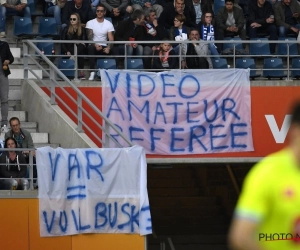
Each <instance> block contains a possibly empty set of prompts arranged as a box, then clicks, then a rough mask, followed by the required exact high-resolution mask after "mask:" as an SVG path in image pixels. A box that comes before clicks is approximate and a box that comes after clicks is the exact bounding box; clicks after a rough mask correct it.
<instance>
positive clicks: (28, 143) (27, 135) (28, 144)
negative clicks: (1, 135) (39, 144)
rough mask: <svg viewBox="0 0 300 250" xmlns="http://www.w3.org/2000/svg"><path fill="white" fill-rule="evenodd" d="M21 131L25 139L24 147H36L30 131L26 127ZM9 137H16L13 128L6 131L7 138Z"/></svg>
mask: <svg viewBox="0 0 300 250" xmlns="http://www.w3.org/2000/svg"><path fill="white" fill-rule="evenodd" d="M20 133H21V137H22V139H23V141H22V148H34V145H33V141H32V137H31V134H30V132H29V131H27V130H25V129H21V131H20ZM8 137H13V138H15V136H14V134H13V131H12V130H10V131H8V132H6V133H5V139H7V138H8ZM18 148H20V145H18Z"/></svg>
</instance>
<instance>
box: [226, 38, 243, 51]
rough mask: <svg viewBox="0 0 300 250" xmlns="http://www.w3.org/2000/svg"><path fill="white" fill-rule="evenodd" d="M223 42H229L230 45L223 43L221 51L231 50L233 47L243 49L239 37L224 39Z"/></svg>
mask: <svg viewBox="0 0 300 250" xmlns="http://www.w3.org/2000/svg"><path fill="white" fill-rule="evenodd" d="M224 40H225V41H230V43H224V44H223V50H225V49H233V48H234V46H235V49H243V44H242V42H241V41H242V39H241V38H239V37H225V38H224Z"/></svg>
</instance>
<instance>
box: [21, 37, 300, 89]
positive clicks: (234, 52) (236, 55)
mask: <svg viewBox="0 0 300 250" xmlns="http://www.w3.org/2000/svg"><path fill="white" fill-rule="evenodd" d="M49 42H51V43H53V44H62V43H72V44H74V55H73V57H74V63H75V68H74V70H75V72H74V73H75V76H74V82H75V83H78V82H79V80H78V71H79V70H85V71H97V70H98V69H97V68H96V67H95V68H94V69H80V68H78V62H77V58H79V59H80V60H84V59H85V58H86V59H87V58H90V57H96V58H114V59H117V60H118V59H124V58H125V59H126V58H146V57H152V58H154V55H153V54H152V55H127V51H126V46H128V44H133V43H138V44H140V45H148V44H149V43H150V44H156V45H157V46H159V44H160V43H162V42H164V43H165V42H166V43H170V44H173V45H174V44H175V45H178V44H188V43H193V41H189V40H186V41H174V40H172V41H171V40H170V41H118V42H110V41H101V43H106V44H114V46H118V45H123V46H124V52H125V53H124V55H113V54H112V53H111V54H109V55H105V56H103V55H88V54H86V55H78V53H77V46H76V45H75V44H76V43H85V44H94V43H97V42H99V43H100V41H82V40H77V41H76V40H74V41H64V40H27V41H25V42H24V57H25V56H26V57H27V58H28V57H29V58H30V59H32V58H36V57H40V59H42V60H44V58H45V57H47V58H48V59H51V60H53V59H55V58H68V57H69V56H67V55H62V54H60V53H57V51H58V50H57V49H56V50H55V51H56V54H55V55H47V56H45V55H42V53H41V51H39V50H38V48H37V47H36V46H34V44H35V43H49ZM199 43H205V44H207V43H214V44H230V45H232V54H230V55H222V54H220V55H209V57H210V58H226V59H229V60H232V62H230V63H231V64H232V67H233V68H235V67H236V59H238V58H256V59H257V58H261V59H263V58H275V57H278V58H285V59H286V67H284V68H283V70H284V71H286V78H285V79H286V80H290V73H291V71H292V70H300V69H298V68H296V69H293V68H291V67H290V59H292V58H295V57H299V58H300V53H298V54H299V55H291V54H290V45H292V44H296V45H297V46H298V44H297V41H295V40H288V38H287V40H276V41H271V40H270V41H266V40H260V39H259V38H258V39H257V40H230V39H229V40H223V41H219V40H218V41H202V40H201V41H199ZM262 43H269V44H277V45H278V44H285V45H286V51H287V54H286V55H280V54H261V55H251V54H250V53H249V47H250V44H262ZM240 44H243V45H245V49H244V50H243V51H244V52H247V53H245V54H240V53H237V52H239V50H238V49H237V48H236V47H237V46H239V45H240ZM26 46H27V47H28V46H29V47H31V48H33V49H34V50H35V52H34V54H28V50H27V53H26V54H25V47H26ZM33 46H34V47H33ZM174 47H175V46H174ZM179 49H180V53H179V55H176V56H173V57H177V58H178V60H179V62H181V61H182V58H183V56H182V53H181V46H180V48H179ZM36 50H38V51H36ZM299 51H300V50H299ZM170 57H172V56H170ZM186 57H192V56H186ZM45 62H46V64H49V62H48V61H46V60H45ZM123 65H124V67H123V69H127V66H128V65H127V60H124V64H123ZM27 66H28V65H27ZM51 66H52V65H51ZM178 69H182V68H181V63H179V64H178ZM143 70H144V71H148V70H149V71H161V69H153V68H151V69H143ZM250 70H259V71H264V70H268V71H276V70H278V69H273V68H263V67H261V68H256V69H250ZM62 71H63V70H62ZM43 72H44V71H43ZM56 73H57V72H56ZM60 76H61V75H60ZM46 77H47V74H46ZM52 77H54V76H52ZM62 79H63V80H65V79H64V78H62Z"/></svg>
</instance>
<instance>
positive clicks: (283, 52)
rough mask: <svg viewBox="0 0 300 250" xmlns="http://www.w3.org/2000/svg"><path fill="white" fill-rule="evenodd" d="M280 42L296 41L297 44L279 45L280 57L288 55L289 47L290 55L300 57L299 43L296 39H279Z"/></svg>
mask: <svg viewBox="0 0 300 250" xmlns="http://www.w3.org/2000/svg"><path fill="white" fill-rule="evenodd" d="M278 40H279V41H295V43H278V55H285V56H286V55H287V54H288V52H287V47H289V54H290V55H292V56H295V55H298V49H297V41H296V38H294V37H286V38H279V39H278Z"/></svg>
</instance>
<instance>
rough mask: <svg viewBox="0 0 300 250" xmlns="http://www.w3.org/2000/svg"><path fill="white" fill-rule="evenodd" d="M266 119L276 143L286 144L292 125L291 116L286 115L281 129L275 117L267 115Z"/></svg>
mask: <svg viewBox="0 0 300 250" xmlns="http://www.w3.org/2000/svg"><path fill="white" fill-rule="evenodd" d="M265 117H266V120H267V122H268V125H269V127H270V129H271V132H272V134H273V137H274V139H275V141H276V143H284V141H285V138H286V135H287V133H288V131H289V128H290V125H291V123H290V120H291V115H286V116H285V117H284V120H283V123H282V126H281V129H279V128H278V126H277V122H276V120H275V118H274V115H265Z"/></svg>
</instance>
